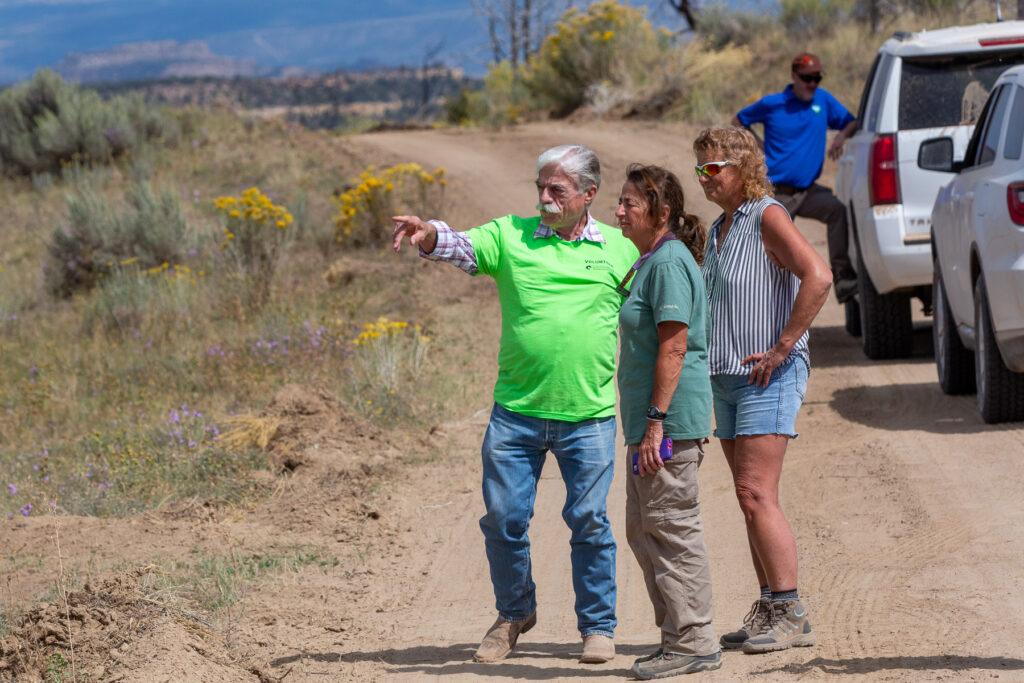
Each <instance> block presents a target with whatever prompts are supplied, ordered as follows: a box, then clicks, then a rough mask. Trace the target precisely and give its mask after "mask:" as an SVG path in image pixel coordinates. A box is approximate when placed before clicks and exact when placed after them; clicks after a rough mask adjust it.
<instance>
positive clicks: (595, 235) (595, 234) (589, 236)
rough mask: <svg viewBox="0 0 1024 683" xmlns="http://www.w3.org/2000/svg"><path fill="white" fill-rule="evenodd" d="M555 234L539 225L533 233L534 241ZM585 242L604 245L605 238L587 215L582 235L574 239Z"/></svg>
mask: <svg viewBox="0 0 1024 683" xmlns="http://www.w3.org/2000/svg"><path fill="white" fill-rule="evenodd" d="M554 234H555V231H554V230H552V229H551V228H550V227H548V226H546V225H544V224H543V223H541V224H540V225H538V226H537V230H536V231H534V233H533V238H534V239H545V238H547V237H551V236H552V235H554ZM580 240H587V241H588V242H597V243H598V244H604V243H605V241H606V240H605V238H604V235H602V234H601V231H600V230H598V228H597V221H596V220H594V217H593V216H591V215H590V213H587V227H585V228H583V233H582V234H581V235H580V236H579V237H578V238H576V241H577V242H579V241H580Z"/></svg>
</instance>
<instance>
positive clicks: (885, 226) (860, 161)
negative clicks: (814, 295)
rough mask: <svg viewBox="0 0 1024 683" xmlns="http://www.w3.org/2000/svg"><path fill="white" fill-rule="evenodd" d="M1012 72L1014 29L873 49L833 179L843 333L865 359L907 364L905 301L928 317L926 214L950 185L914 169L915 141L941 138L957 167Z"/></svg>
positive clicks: (969, 30) (1021, 45)
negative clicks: (845, 278) (843, 234)
mask: <svg viewBox="0 0 1024 683" xmlns="http://www.w3.org/2000/svg"><path fill="white" fill-rule="evenodd" d="M1021 63H1024V21H1007V22H1002V23H998V24H979V25H976V26H962V27H953V28H944V29H940V30H937V31H922V32H920V33H913V34H909V33H897V34H896V35H895V36H893V37H892V38H890V39H889V40H888V41H886V42H885V44H883V45H882V47H881V48H880V49H879V53H878V57H877V58H876V59H875V63H874V65H873V66H872V67H871V72H870V74H869V76H868V79H867V82H866V83H865V87H864V93H863V95H862V96H861V102H860V110H859V112H858V114H857V119H858V121H859V122H860V128H859V129H858V130H857V132H856V133H855V134H854V135H853V136H852V137H851V138H850V140H849V141H848V142H847V144H846V153H845V154H844V155H843V157H842V159H840V161H839V170H838V173H837V176H836V196H837V197H839V199H840V200H841V201H842V202H843V203H844V204H845V205H846V206H847V207H848V210H849V218H850V221H849V224H850V230H851V238H850V246H851V250H855V251H856V254H857V255H856V257H854V258H855V260H854V263H855V264H856V266H857V271H858V280H859V283H858V284H859V287H858V294H857V297H856V298H855V299H852V300H850V301H848V302H847V304H846V329H847V331H849V332H850V333H851V334H853V335H858V334H862V335H863V346H864V353H865V354H866V355H867V356H868V358H872V359H881V358H899V357H904V356H909V355H910V352H911V347H912V340H913V325H912V322H911V310H910V304H911V298H913V297H917V298H919V299H920V300H921V302H922V303H923V304H924V309H925V311H929V310H930V309H931V290H932V287H931V285H932V254H931V245H930V244H929V242H930V241H931V237H930V233H931V212H932V205H933V204H934V202H935V197H936V195H937V194H938V192H939V188H940V187H942V186H943V185H945V184H946V183H947V182H949V180H950V178H952V177H953V176H952V174H951V173H947V172H941V171H934V170H926V169H923V168H921V167H920V166H918V164H917V157H918V148H919V146H920V144H921V142H922V141H924V140H926V139H928V138H934V137H937V136H947V137H949V138H950V139H951V140H952V144H953V147H954V154H955V155H956V158H961V157H962V156H963V153H964V150H965V149H966V147H967V141H968V139H969V137H970V135H971V133H972V132H973V129H974V125H973V124H974V122H975V121H976V120H977V118H978V115H979V114H980V113H981V109H982V107H983V106H984V103H985V100H986V98H987V96H988V93H989V90H990V89H991V88H992V85H993V84H994V83H995V80H996V78H997V77H998V76H999V74H1000V73H1002V72H1003V71H1004V70H1005V69H1006V68H1008V67H1010V66H1013V65H1015V64H1021ZM851 256H853V254H852V253H851Z"/></svg>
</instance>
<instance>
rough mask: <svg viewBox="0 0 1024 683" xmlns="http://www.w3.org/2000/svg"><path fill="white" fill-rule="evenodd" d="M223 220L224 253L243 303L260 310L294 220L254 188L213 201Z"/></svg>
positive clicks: (284, 207)
mask: <svg viewBox="0 0 1024 683" xmlns="http://www.w3.org/2000/svg"><path fill="white" fill-rule="evenodd" d="M214 206H215V207H216V209H217V210H218V211H219V212H220V213H221V214H222V216H223V218H224V241H223V243H222V244H221V246H222V248H223V250H224V252H225V253H226V254H227V255H228V257H229V258H230V259H231V261H232V265H233V267H234V273H235V275H237V276H238V277H239V280H240V282H239V283H238V284H241V285H242V288H241V290H240V291H241V292H242V293H243V294H244V297H245V300H246V303H247V304H248V305H249V306H250V307H252V308H260V307H261V306H263V305H264V304H266V303H267V302H268V301H269V300H270V286H271V284H272V283H273V279H274V273H275V272H276V271H277V265H278V262H279V261H280V259H281V255H282V252H283V247H284V244H285V242H286V241H287V240H288V238H289V236H290V234H291V232H289V230H288V229H289V226H291V225H292V223H293V222H294V221H295V217H294V216H293V215H292V213H291V212H290V211H289V210H288V208H287V207H286V206H284V205H283V204H274V202H272V201H271V200H270V197H268V196H267V195H265V194H263V193H262V192H260V190H259V188H257V187H250V188H249V189H247V190H245V191H244V192H242V194H241V195H240V196H238V197H235V196H232V195H225V196H223V197H218V198H217V199H215V200H214Z"/></svg>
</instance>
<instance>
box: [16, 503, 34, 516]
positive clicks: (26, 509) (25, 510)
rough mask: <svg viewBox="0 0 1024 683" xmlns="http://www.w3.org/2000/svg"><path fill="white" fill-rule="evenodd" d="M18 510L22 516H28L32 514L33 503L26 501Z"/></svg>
mask: <svg viewBox="0 0 1024 683" xmlns="http://www.w3.org/2000/svg"><path fill="white" fill-rule="evenodd" d="M18 512H20V513H21V516H22V517H28V516H29V515H30V514H32V503H25V504H24V505H22V506H21V509H19V510H18Z"/></svg>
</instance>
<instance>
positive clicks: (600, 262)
mask: <svg viewBox="0 0 1024 683" xmlns="http://www.w3.org/2000/svg"><path fill="white" fill-rule="evenodd" d="M583 262H584V263H586V264H587V270H611V269H612V264H610V263H608V262H607V261H605V260H604V259H596V260H595V259H589V258H588V259H583Z"/></svg>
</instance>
